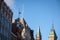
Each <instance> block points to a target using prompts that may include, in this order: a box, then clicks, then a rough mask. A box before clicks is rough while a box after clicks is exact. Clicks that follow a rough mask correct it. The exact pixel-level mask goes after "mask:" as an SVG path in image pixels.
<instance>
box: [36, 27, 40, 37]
mask: <svg viewBox="0 0 60 40" xmlns="http://www.w3.org/2000/svg"><path fill="white" fill-rule="evenodd" d="M37 35H38V36H40V35H41V33H40V26H39V27H38V30H37Z"/></svg>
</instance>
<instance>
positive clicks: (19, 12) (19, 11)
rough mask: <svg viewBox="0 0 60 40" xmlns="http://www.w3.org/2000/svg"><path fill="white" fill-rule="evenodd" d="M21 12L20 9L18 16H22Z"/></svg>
mask: <svg viewBox="0 0 60 40" xmlns="http://www.w3.org/2000/svg"><path fill="white" fill-rule="evenodd" d="M20 14H21V11H20V10H19V13H18V18H20Z"/></svg>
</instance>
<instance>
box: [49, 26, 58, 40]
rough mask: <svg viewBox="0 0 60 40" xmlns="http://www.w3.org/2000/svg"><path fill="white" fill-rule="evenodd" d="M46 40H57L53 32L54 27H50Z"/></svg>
mask: <svg viewBox="0 0 60 40" xmlns="http://www.w3.org/2000/svg"><path fill="white" fill-rule="evenodd" d="M48 40H57V35H56V32H55V29H54V26H52V29H51V31H50V33H49V37H48Z"/></svg>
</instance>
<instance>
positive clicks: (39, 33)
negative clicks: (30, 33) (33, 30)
mask: <svg viewBox="0 0 60 40" xmlns="http://www.w3.org/2000/svg"><path fill="white" fill-rule="evenodd" d="M36 40H42V38H41V32H40V26H39V28H38V31H37V34H36Z"/></svg>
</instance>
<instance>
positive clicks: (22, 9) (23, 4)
mask: <svg viewBox="0 0 60 40" xmlns="http://www.w3.org/2000/svg"><path fill="white" fill-rule="evenodd" d="M23 14H24V4H22V18H23Z"/></svg>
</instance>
